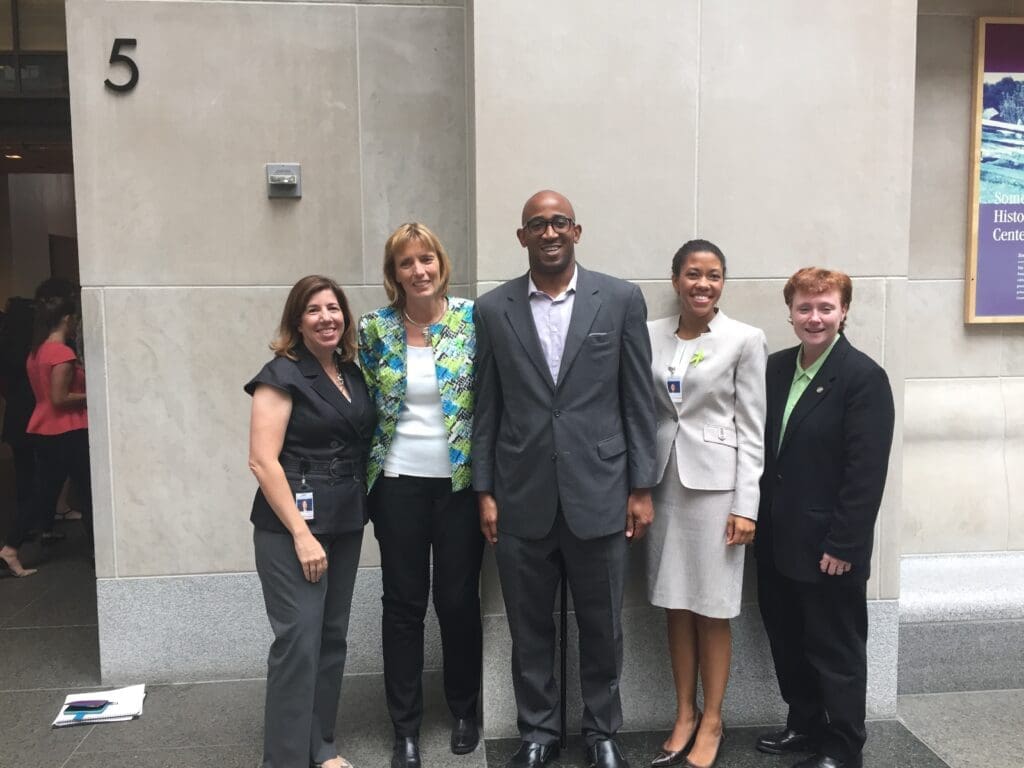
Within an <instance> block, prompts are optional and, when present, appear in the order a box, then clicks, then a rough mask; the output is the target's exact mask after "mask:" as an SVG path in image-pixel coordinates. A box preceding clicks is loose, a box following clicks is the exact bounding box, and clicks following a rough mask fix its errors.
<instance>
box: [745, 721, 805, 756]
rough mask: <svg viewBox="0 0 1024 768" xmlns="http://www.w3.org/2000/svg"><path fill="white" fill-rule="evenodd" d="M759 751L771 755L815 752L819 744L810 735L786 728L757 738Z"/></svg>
mask: <svg viewBox="0 0 1024 768" xmlns="http://www.w3.org/2000/svg"><path fill="white" fill-rule="evenodd" d="M757 749H758V751H759V752H767V753H768V754H769V755H784V754H787V753H789V752H815V751H816V750H817V749H818V742H817V740H816V739H815V738H814V737H813V736H811V735H810V734H807V733H800V731H794V730H793V729H792V728H785V729H783V730H781V731H776V732H774V733H762V734H761V735H760V736H758V737H757Z"/></svg>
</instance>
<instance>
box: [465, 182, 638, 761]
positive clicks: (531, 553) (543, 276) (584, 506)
mask: <svg viewBox="0 0 1024 768" xmlns="http://www.w3.org/2000/svg"><path fill="white" fill-rule="evenodd" d="M582 231H583V230H582V228H581V227H580V225H579V224H577V223H576V214H575V212H574V211H573V208H572V205H571V204H570V203H569V201H568V200H567V199H565V197H563V196H562V195H560V194H558V193H557V192H552V191H550V190H545V191H542V192H538V193H537V194H535V195H533V196H532V197H531V198H530V199H529V200H527V201H526V205H525V206H524V207H523V217H522V227H521V228H520V229H519V230H518V231H517V232H516V234H517V236H518V238H519V242H520V244H521V245H522V246H523V247H524V248H526V250H527V253H528V254H529V259H530V271H529V272H528V273H527V274H525V275H523V276H522V277H519V278H516V279H515V280H510V281H509V282H507V283H505V284H504V285H502V286H501V287H499V288H496V289H494V290H493V291H490V292H489V293H487V294H485V295H484V296H482V297H480V299H479V300H478V301H477V303H476V309H475V320H476V333H477V358H476V366H477V367H476V405H475V408H476V410H475V414H474V426H473V487H474V488H475V489H476V490H477V491H478V492H479V502H480V525H481V528H482V530H483V532H484V536H486V538H487V540H488V541H490V542H491V543H492V544H494V545H495V552H496V557H497V563H498V573H499V575H500V577H501V586H502V591H503V593H504V596H505V608H506V611H507V614H508V622H509V629H510V631H511V634H512V680H513V685H514V688H515V695H516V705H517V707H518V712H519V731H520V735H521V737H522V740H523V742H522V744H521V745H520V747H519V750H518V751H517V752H516V753H515V755H514V756H513V757H512V759H511V761H510V762H509V768H540V767H541V766H543V765H545V764H546V763H547V762H549V761H550V760H552V759H554V758H555V757H557V755H558V738H559V733H560V731H561V726H562V724H561V721H560V712H559V706H558V688H557V686H556V684H555V677H554V656H555V653H554V651H555V648H554V646H555V627H554V622H553V621H552V612H553V611H554V606H555V591H556V588H557V586H558V581H559V575H560V562H564V563H565V570H566V574H567V577H568V582H569V587H570V588H571V589H572V595H573V603H574V608H575V613H576V621H577V624H578V625H579V635H580V678H581V680H580V682H581V687H582V689H583V737H584V740H585V742H586V746H587V763H588V765H591V766H597V767H598V768H628V764H627V763H626V760H625V759H624V758H623V757H622V754H621V752H620V751H619V748H618V746H617V745H616V744H615V742H614V740H613V737H614V735H615V732H616V731H617V730H618V729H619V727H620V726H621V725H622V703H621V701H620V698H619V675H620V674H621V671H622V627H621V621H620V619H621V613H622V594H623V587H624V583H625V571H626V558H627V545H628V543H629V541H630V540H632V539H639V538H640V537H642V536H643V535H644V532H645V531H646V529H647V526H649V525H650V523H651V521H652V520H653V519H654V511H653V507H652V506H651V497H650V492H649V488H650V487H651V486H652V485H654V484H655V481H656V477H655V461H654V449H655V448H654V447H655V439H654V438H655V419H654V393H653V385H652V382H651V347H650V341H649V339H648V335H647V329H646V325H645V321H646V317H647V308H646V306H645V304H644V299H643V296H642V295H641V294H640V291H639V289H637V288H636V286H634V285H631V284H630V283H627V282H625V281H623V280H618V279H616V278H614V277H609V276H608V275H603V274H600V273H598V272H591V271H589V270H585V269H583V268H582V267H581V266H579V265H578V264H577V263H576V259H575V245H576V243H578V242H579V239H580V235H581V234H582Z"/></svg>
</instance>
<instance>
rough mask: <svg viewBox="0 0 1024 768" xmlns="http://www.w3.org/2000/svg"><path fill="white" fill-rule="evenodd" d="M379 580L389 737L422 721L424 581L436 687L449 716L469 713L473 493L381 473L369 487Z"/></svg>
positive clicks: (474, 611)
mask: <svg viewBox="0 0 1024 768" xmlns="http://www.w3.org/2000/svg"><path fill="white" fill-rule="evenodd" d="M370 517H371V519H372V520H373V533H374V535H375V536H376V537H377V541H378V542H379V544H380V561H381V575H382V579H383V582H384V596H383V598H382V601H383V606H384V608H383V615H382V617H381V635H382V638H383V646H384V648H383V650H384V691H385V695H386V698H387V703H388V712H389V713H390V715H391V722H392V723H393V724H394V727H395V735H396V736H399V737H403V736H415V735H417V734H419V730H420V723H421V722H422V720H423V619H424V617H425V616H426V615H427V597H428V595H429V594H430V586H431V578H430V577H431V573H430V564H431V550H433V565H434V572H433V596H434V610H435V611H436V612H437V621H438V624H439V625H440V627H441V652H442V656H443V661H444V693H445V698H446V700H447V702H448V708H449V709H450V710H451V713H452V715H453V716H455V717H460V718H461V717H476V711H477V702H478V700H479V698H480V674H481V655H482V651H481V647H482V643H483V631H482V629H481V619H480V562H481V560H482V558H483V549H484V537H483V534H482V533H480V517H479V513H478V512H477V504H476V494H475V493H474V492H473V491H472V490H470V489H466V490H463V491H459V492H458V493H452V483H451V480H450V479H448V478H435V477H406V476H402V477H383V476H381V477H380V478H378V479H377V482H376V483H375V484H374V486H373V491H372V492H371V493H370Z"/></svg>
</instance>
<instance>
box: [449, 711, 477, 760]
mask: <svg viewBox="0 0 1024 768" xmlns="http://www.w3.org/2000/svg"><path fill="white" fill-rule="evenodd" d="M479 743H480V729H479V728H477V726H476V718H475V717H460V718H459V719H457V720H456V721H455V725H453V726H452V753H453V754H456V755H468V754H469V753H470V752H472V751H473V750H474V749H476V745H477V744H479Z"/></svg>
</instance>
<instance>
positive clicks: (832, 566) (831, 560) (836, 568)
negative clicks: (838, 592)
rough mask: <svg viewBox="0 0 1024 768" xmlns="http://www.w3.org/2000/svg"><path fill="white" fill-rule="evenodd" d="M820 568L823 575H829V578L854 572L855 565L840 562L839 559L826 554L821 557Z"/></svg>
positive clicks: (843, 561)
mask: <svg viewBox="0 0 1024 768" xmlns="http://www.w3.org/2000/svg"><path fill="white" fill-rule="evenodd" d="M818 568H819V569H821V572H822V573H827V574H828V575H829V576H842V575H843V574H844V573H849V572H850V571H852V570H853V563H848V562H846V561H845V560H840V559H839V558H838V557H832V555H830V554H829V553H828V552H825V553H824V554H823V555H822V556H821V562H820V563H818Z"/></svg>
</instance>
